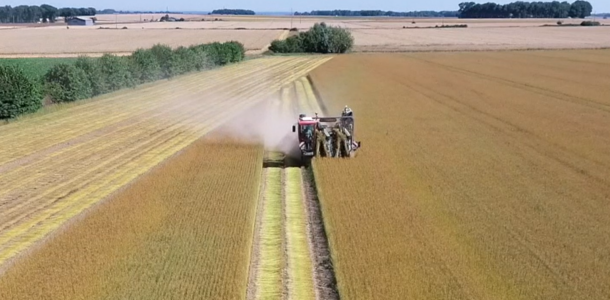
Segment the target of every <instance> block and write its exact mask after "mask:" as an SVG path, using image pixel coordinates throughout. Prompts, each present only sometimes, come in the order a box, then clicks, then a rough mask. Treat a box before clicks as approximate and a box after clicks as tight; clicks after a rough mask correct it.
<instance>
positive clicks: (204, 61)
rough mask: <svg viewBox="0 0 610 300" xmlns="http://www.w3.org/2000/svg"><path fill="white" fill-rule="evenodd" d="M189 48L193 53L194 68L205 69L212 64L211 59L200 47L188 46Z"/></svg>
mask: <svg viewBox="0 0 610 300" xmlns="http://www.w3.org/2000/svg"><path fill="white" fill-rule="evenodd" d="M189 50H191V51H192V52H193V53H194V54H195V63H194V67H195V70H197V71H201V70H207V69H210V68H211V67H212V66H213V65H214V64H213V62H212V60H210V57H209V55H208V54H207V53H206V52H205V51H204V50H203V49H202V48H201V47H199V46H190V47H189Z"/></svg>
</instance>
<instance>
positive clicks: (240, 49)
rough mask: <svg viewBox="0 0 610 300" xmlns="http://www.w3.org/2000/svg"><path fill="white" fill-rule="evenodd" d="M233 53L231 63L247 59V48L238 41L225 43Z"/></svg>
mask: <svg viewBox="0 0 610 300" xmlns="http://www.w3.org/2000/svg"><path fill="white" fill-rule="evenodd" d="M225 45H226V47H228V49H229V51H230V52H231V63H236V62H240V61H242V60H244V58H246V48H245V47H244V45H243V44H242V43H240V42H237V41H230V42H226V43H225Z"/></svg>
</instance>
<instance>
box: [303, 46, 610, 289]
mask: <svg viewBox="0 0 610 300" xmlns="http://www.w3.org/2000/svg"><path fill="white" fill-rule="evenodd" d="M609 67H610V51H607V50H597V51H594V50H590V51H582V50H581V51H529V52H520V51H515V52H490V53H483V52H481V53H476V52H470V53H469V52H462V53H411V54H360V55H348V56H339V57H336V58H335V59H333V60H332V61H330V62H328V63H327V64H325V65H323V66H321V67H320V68H318V69H316V70H314V71H313V72H312V75H311V76H312V80H313V82H314V84H315V86H316V88H317V89H318V91H319V93H320V95H321V98H322V99H323V101H324V102H325V103H326V104H327V105H328V108H329V109H330V110H331V111H337V110H339V109H341V105H343V104H344V103H349V105H350V106H351V107H352V108H353V109H354V112H355V117H356V124H357V125H356V136H357V139H358V140H361V141H363V148H362V149H361V150H359V153H358V155H357V156H356V158H354V159H350V160H331V159H321V160H316V161H315V162H314V166H315V171H316V176H317V177H316V182H317V186H318V191H319V193H320V195H319V196H320V199H321V205H322V211H323V216H324V221H325V225H326V228H327V229H328V233H329V243H330V246H331V252H332V257H333V263H334V267H335V272H336V274H337V281H338V288H339V292H340V295H341V297H342V298H344V299H372V298H375V299H405V298H408V299H410V298H414V299H605V298H608V297H610V288H609V287H608V284H607V282H608V281H609V280H610V272H609V270H610V255H609V254H610V253H609V251H610V250H609V249H608V247H607V245H608V244H610V235H608V232H610V217H609V216H610V208H609V206H608V205H607V204H608V201H609V200H610V171H609V170H610V100H609V99H608V97H607V96H608V95H609V94H610V73H609V72H610V71H609V70H610V68H609ZM337 174H342V176H337Z"/></svg>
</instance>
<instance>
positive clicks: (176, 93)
mask: <svg viewBox="0 0 610 300" xmlns="http://www.w3.org/2000/svg"><path fill="white" fill-rule="evenodd" d="M326 60H328V58H320V57H308V58H299V57H286V58H271V59H259V60H252V61H248V62H245V63H243V64H240V65H234V66H229V67H227V68H222V69H219V70H214V71H210V72H203V73H199V74H193V75H188V76H185V77H182V78H179V79H176V80H171V81H166V82H159V83H156V84H150V85H145V86H143V87H141V88H138V89H135V90H130V91H123V92H119V93H114V94H111V95H108V96H103V97H101V98H99V99H95V100H92V101H89V102H84V103H83V104H80V105H75V106H72V107H69V108H67V109H63V110H58V111H54V112H50V113H48V114H40V115H37V116H34V117H31V118H26V119H24V120H21V121H18V122H15V123H13V124H9V125H6V126H2V127H0V140H2V144H3V145H6V146H3V147H2V148H0V203H2V209H1V210H0V264H2V263H3V262H5V261H7V260H9V259H11V258H12V257H15V256H16V255H18V254H19V253H21V252H23V251H24V250H25V249H27V248H28V247H29V246H31V245H32V244H34V243H35V242H36V241H38V240H40V239H42V238H44V237H45V236H46V235H47V234H49V233H50V232H52V231H54V230H55V229H57V228H59V227H60V226H61V225H62V224H63V223H64V222H66V221H67V220H69V219H71V218H72V217H74V216H75V215H77V214H79V213H80V212H82V211H83V210H85V209H87V208H88V207H90V206H91V205H93V204H95V203H97V202H98V201H99V200H101V199H103V198H105V197H107V196H109V195H111V194H112V193H113V192H115V191H116V190H118V189H119V188H121V187H123V186H124V185H125V184H127V183H129V182H131V181H132V180H133V179H135V178H137V177H138V176H140V175H141V174H144V173H145V172H147V171H148V170H149V169H150V168H152V167H154V166H155V165H157V164H159V163H160V162H162V161H163V160H165V159H166V158H168V157H170V156H171V155H173V154H175V153H176V152H178V151H180V150H181V149H183V148H184V147H186V146H187V145H189V144H190V143H192V142H193V141H195V140H197V139H198V138H200V137H201V136H202V135H204V134H206V133H208V132H210V131H211V130H213V129H214V128H217V127H218V126H219V125H220V124H222V123H224V122H225V121H226V120H227V119H230V118H233V117H235V116H237V115H238V114H239V113H240V112H242V111H245V110H247V109H249V108H251V107H253V106H254V105H257V104H258V103H261V102H262V101H264V100H266V99H267V98H268V97H270V96H271V95H274V94H275V93H277V91H278V90H279V89H280V88H281V87H282V86H283V85H285V84H287V83H289V82H291V81H293V80H295V79H297V78H300V77H301V76H303V75H304V74H305V73H306V72H308V71H309V70H311V69H312V68H315V67H317V66H318V65H320V64H322V63H323V62H325V61H326Z"/></svg>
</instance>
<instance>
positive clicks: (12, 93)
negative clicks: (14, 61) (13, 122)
mask: <svg viewBox="0 0 610 300" xmlns="http://www.w3.org/2000/svg"><path fill="white" fill-rule="evenodd" d="M41 107H42V93H41V92H40V88H39V84H38V83H37V82H36V81H35V80H34V79H32V78H30V77H28V76H26V75H25V73H24V72H23V70H22V69H21V68H18V67H15V66H3V65H0V119H11V118H16V117H18V116H20V115H23V114H27V113H33V112H35V111H37V110H38V109H40V108H41Z"/></svg>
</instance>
